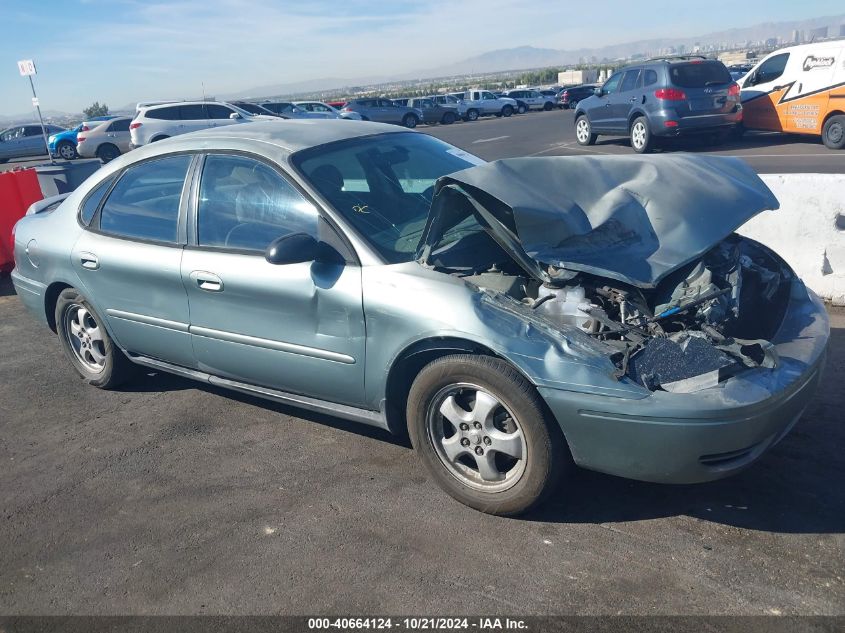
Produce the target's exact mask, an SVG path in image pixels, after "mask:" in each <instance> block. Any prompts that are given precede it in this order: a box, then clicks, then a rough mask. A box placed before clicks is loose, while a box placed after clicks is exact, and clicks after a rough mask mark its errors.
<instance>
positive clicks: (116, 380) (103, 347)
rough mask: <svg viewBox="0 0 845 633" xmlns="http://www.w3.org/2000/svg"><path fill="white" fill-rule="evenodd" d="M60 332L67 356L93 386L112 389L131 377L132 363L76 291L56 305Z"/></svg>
mask: <svg viewBox="0 0 845 633" xmlns="http://www.w3.org/2000/svg"><path fill="white" fill-rule="evenodd" d="M55 318H56V331H57V333H58V335H59V341H60V343H61V346H62V349H63V350H64V352H65V355H67V357H68V358H69V359H70V362H71V364H72V365H73V366H74V368H75V369H76V371H77V372H78V373H79V375H80V376H82V378H83V379H84V380H85V381H86V382H87V383H88V384H89V385H93V386H94V387H99V388H101V389H111V388H113V387H116V386H118V385H119V384H121V383H123V382H125V381H126V379H127V378H128V377H129V376H130V375H131V369H132V363H131V362H130V361H129V359H127V358H126V356H124V354H123V352H122V351H120V349H118V347H117V346H116V345H115V344H114V342H113V341H112V340H111V337H110V336H109V335H108V332H106V329H105V327H103V322H102V319H100V317H99V315H98V314H97V313H96V312H95V311H94V308H93V307H91V304H90V303H88V301H87V300H86V299H85V297H83V296H82V294H80V292H79V291H78V290H76V288H65V289H64V290H63V291H62V292H61V294H59V298H58V301H57V302H56V312H55Z"/></svg>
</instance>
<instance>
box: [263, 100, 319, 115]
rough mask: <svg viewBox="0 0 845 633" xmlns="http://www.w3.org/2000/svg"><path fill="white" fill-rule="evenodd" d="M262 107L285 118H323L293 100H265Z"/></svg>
mask: <svg viewBox="0 0 845 633" xmlns="http://www.w3.org/2000/svg"><path fill="white" fill-rule="evenodd" d="M261 107H262V108H265V109H266V110H269V111H270V112H271V113H273V114H274V115H276V116H279V117H282V118H283V119H321V118H323V117H320V116H316V117H315V116H312V115H311V114H310V113H308V112H306V111H305V110H301V109H299V108H298V107H296V106H295V105H294V104H293V102H292V101H264V102H262V103H261Z"/></svg>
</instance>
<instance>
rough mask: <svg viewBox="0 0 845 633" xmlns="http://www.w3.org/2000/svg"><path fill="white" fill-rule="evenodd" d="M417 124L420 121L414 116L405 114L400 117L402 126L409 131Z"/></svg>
mask: <svg viewBox="0 0 845 633" xmlns="http://www.w3.org/2000/svg"><path fill="white" fill-rule="evenodd" d="M419 122H420V120H419V119H418V118H417V117H416V115H414V114H406V115H405V116H403V117H402V125H403V126H404V127H407V128H410V129H414V128H415V127H417V124H418V123H419Z"/></svg>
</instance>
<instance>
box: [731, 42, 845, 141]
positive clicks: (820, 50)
mask: <svg viewBox="0 0 845 633" xmlns="http://www.w3.org/2000/svg"><path fill="white" fill-rule="evenodd" d="M741 87H742V92H741V93H740V95H741V99H742V107H743V117H742V122H743V126H744V127H745V128H746V129H751V130H770V131H774V132H791V133H795V134H816V135H821V137H822V141H824V144H825V145H826V146H827V147H829V148H831V149H843V148H845V40H834V41H830V42H819V43H817V44H802V45H800V46H790V47H788V48H782V49H780V50H777V51H774V52H773V53H771V54H769V55H767V56H766V57H764V58H763V59H762V60H761V61H760V63H759V64H757V65H756V66H755V67H754V68H752V69H751V71H750V72H749V73H748V74H747V75H746V76H745V78H744V79H743V80H742V85H741Z"/></svg>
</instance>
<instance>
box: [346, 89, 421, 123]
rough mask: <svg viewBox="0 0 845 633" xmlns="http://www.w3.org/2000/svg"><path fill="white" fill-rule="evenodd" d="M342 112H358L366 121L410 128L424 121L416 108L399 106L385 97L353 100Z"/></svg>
mask: <svg viewBox="0 0 845 633" xmlns="http://www.w3.org/2000/svg"><path fill="white" fill-rule="evenodd" d="M341 112H357V113H358V114H360V115H361V119H362V120H364V121H375V122H377V123H395V124H398V125H403V126H405V127H408V128H415V127H417V125H418V124H419V123H420V122H422V120H423V113H422V112H420V111H419V110H417V109H416V108H409V107H408V106H402V105H398V104H396V103H394V102H393V101H392V100H390V99H387V98H385V97H378V98H371V99H352V100H350V101H348V102H347V103H346V105H345V106H343V109H341Z"/></svg>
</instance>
